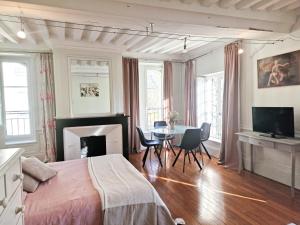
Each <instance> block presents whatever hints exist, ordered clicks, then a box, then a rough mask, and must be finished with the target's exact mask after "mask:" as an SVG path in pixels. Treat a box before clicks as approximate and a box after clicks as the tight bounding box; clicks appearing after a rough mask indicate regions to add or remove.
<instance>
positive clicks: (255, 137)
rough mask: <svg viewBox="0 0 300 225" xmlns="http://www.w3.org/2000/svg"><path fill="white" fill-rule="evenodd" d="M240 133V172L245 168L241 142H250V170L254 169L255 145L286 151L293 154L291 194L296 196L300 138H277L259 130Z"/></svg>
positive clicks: (238, 144)
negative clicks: (296, 164) (267, 135)
mask: <svg viewBox="0 0 300 225" xmlns="http://www.w3.org/2000/svg"><path fill="white" fill-rule="evenodd" d="M236 135H238V143H237V146H238V152H239V172H241V171H242V170H243V169H244V162H243V152H242V148H241V143H242V142H244V143H248V144H249V145H250V151H251V156H250V162H251V166H250V170H251V172H253V171H254V168H253V167H254V164H253V154H254V153H253V146H260V147H262V148H270V149H275V150H280V151H286V152H289V153H290V154H291V195H292V197H294V196H295V159H296V153H297V152H300V139H296V138H282V139H276V138H271V137H265V136H261V135H260V134H259V133H257V132H239V133H236Z"/></svg>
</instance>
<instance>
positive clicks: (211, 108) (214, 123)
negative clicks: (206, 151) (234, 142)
mask: <svg viewBox="0 0 300 225" xmlns="http://www.w3.org/2000/svg"><path fill="white" fill-rule="evenodd" d="M223 86H224V72H218V73H212V74H207V75H205V76H201V77H198V78H197V123H198V126H201V124H202V123H203V122H209V123H211V132H210V137H211V139H212V140H215V141H221V137H222V106H223V104H222V103H223Z"/></svg>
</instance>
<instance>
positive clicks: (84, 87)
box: [80, 83, 100, 97]
mask: <svg viewBox="0 0 300 225" xmlns="http://www.w3.org/2000/svg"><path fill="white" fill-rule="evenodd" d="M99 94H100V89H99V84H97V83H82V84H80V97H99Z"/></svg>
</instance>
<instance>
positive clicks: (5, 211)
mask: <svg viewBox="0 0 300 225" xmlns="http://www.w3.org/2000/svg"><path fill="white" fill-rule="evenodd" d="M22 152H23V150H22V149H19V148H12V149H0V225H23V224H24V222H23V221H24V219H23V214H24V210H25V207H24V205H23V203H22V193H23V186H22V180H23V175H22V166H21V154H22Z"/></svg>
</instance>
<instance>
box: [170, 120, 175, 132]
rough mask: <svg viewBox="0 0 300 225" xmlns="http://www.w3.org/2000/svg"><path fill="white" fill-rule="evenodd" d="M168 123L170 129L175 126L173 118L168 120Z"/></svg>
mask: <svg viewBox="0 0 300 225" xmlns="http://www.w3.org/2000/svg"><path fill="white" fill-rule="evenodd" d="M169 124H170V128H171V130H174V128H175V120H170V121H169Z"/></svg>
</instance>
